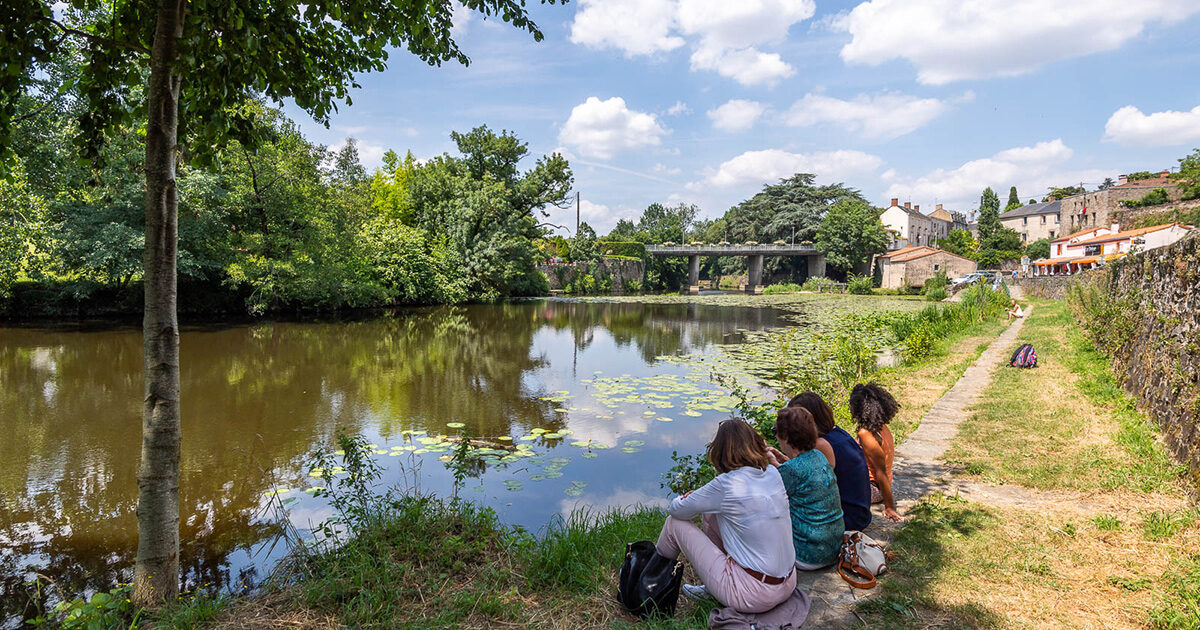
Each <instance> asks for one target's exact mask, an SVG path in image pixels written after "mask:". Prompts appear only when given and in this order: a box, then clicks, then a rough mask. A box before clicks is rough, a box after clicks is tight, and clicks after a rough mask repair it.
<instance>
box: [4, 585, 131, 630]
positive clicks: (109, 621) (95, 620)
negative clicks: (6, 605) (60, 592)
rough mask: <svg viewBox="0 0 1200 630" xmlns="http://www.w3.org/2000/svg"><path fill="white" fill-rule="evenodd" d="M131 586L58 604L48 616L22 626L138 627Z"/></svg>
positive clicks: (69, 628)
mask: <svg viewBox="0 0 1200 630" xmlns="http://www.w3.org/2000/svg"><path fill="white" fill-rule="evenodd" d="M132 592H133V585H132V584H125V585H123V586H118V587H117V588H114V589H112V590H110V591H101V592H99V593H96V594H94V595H92V596H91V597H90V598H87V599H84V598H79V599H70V600H66V601H62V602H59V603H58V604H57V605H56V606H55V607H54V610H53V611H51V613H50V614H49V615H48V616H46V615H38V616H37V617H35V618H33V619H28V620H26V623H28V624H29V625H31V626H33V627H43V626H47V627H53V628H58V629H60V630H124V629H126V628H136V627H138V625H137V624H138V618H139V617H141V616H142V611H141V609H139V608H138V607H137V606H135V605H134V604H133V602H132V601H131V599H130V597H131V594H132Z"/></svg>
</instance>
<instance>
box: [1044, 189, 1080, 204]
mask: <svg viewBox="0 0 1200 630" xmlns="http://www.w3.org/2000/svg"><path fill="white" fill-rule="evenodd" d="M1085 192H1087V189H1085V188H1083V187H1082V186H1064V187H1062V188H1057V187H1053V186H1052V187H1051V188H1050V194H1048V195H1046V196H1045V198H1043V199H1042V201H1059V200H1062V199H1066V198H1067V197H1073V196H1075V195H1082V194H1083V193H1085Z"/></svg>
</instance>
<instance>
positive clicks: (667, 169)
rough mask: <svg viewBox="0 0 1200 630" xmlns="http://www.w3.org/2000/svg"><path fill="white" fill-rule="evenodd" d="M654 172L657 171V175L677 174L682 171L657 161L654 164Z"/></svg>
mask: <svg viewBox="0 0 1200 630" xmlns="http://www.w3.org/2000/svg"><path fill="white" fill-rule="evenodd" d="M654 172H655V173H658V174H659V175H678V174H680V173H682V172H683V171H682V170H680V169H678V168H674V167H671V166H667V165H666V164H663V163H662V162H659V163H657V164H655V165H654Z"/></svg>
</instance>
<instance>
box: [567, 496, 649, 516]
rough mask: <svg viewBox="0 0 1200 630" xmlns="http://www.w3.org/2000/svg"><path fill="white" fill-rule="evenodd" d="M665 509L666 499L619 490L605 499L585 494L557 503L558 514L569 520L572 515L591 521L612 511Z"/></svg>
mask: <svg viewBox="0 0 1200 630" xmlns="http://www.w3.org/2000/svg"><path fill="white" fill-rule="evenodd" d="M638 505H642V506H647V507H666V506H667V499H666V497H663V496H660V495H652V494H649V493H647V492H645V491H643V490H629V489H620V490H617V491H616V492H614V493H612V494H611V495H609V496H606V497H599V496H596V495H595V494H591V493H585V494H583V495H582V496H579V497H576V498H566V499H562V500H561V501H559V502H558V513H559V515H560V516H562V517H563V518H564V519H569V518H570V517H571V515H572V513H575V514H579V515H581V516H583V517H585V518H588V519H593V518H595V517H596V516H599V515H602V514H606V513H608V512H611V511H613V510H618V509H624V508H630V507H634V506H638Z"/></svg>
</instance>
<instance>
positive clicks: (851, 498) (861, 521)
mask: <svg viewBox="0 0 1200 630" xmlns="http://www.w3.org/2000/svg"><path fill="white" fill-rule="evenodd" d="M788 407H799V408H802V409H804V410H806V411H808V413H809V414H811V415H812V419H813V423H814V424H816V426H817V434H818V435H820V436H821V437H819V438H817V449H818V450H823V449H821V445H822V444H825V446H826V448H828V449H829V452H828V453H826V455H825V456H826V458H827V459H828V460H829V464H830V465H831V466H833V474H834V476H836V477H837V485H838V495H839V496H840V497H841V502H842V518H843V519H844V521H845V524H846V529H855V530H859V531H861V530H864V529H866V528H867V526H868V525H870V524H871V482H870V480H871V477H870V472H869V471H868V469H867V458H866V456H865V455H863V450H862V447H861V446H859V445H858V442H857V441H855V439H854V436H852V435H850V434H849V433H847V432H846V430H845V429H843V428H841V427H839V426H838V425H836V424H834V421H833V408H832V407H830V406H829V403H827V402H825V399H824V398H821V396H820V395H819V394H815V393H813V392H804V393H803V394H799V395H797V396H796V397H795V398H792V399H791V400H790V401H788Z"/></svg>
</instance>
